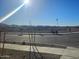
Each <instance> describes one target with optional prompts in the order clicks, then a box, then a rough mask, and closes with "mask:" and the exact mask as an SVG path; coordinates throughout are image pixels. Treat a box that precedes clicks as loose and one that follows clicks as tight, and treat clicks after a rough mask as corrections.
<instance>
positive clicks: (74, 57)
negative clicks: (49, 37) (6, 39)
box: [0, 44, 79, 59]
mask: <svg viewBox="0 0 79 59" xmlns="http://www.w3.org/2000/svg"><path fill="white" fill-rule="evenodd" d="M0 45H1V46H0V48H1V47H2V44H0ZM29 48H30V46H28V45H17V44H5V49H13V50H20V51H29ZM37 48H38V50H39V52H42V53H50V54H57V55H62V56H61V58H60V59H79V48H74V47H67V48H66V49H63V48H55V47H40V46H37ZM32 51H33V50H32Z"/></svg>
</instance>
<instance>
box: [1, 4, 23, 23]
mask: <svg viewBox="0 0 79 59" xmlns="http://www.w3.org/2000/svg"><path fill="white" fill-rule="evenodd" d="M23 6H24V3H23V4H22V5H20V6H19V7H18V8H16V9H15V10H14V11H12V12H11V13H9V14H8V15H6V16H5V17H3V18H2V19H0V23H2V22H3V21H5V20H6V19H8V18H9V17H11V16H12V15H14V14H15V13H16V12H17V11H19V10H20V9H21V8H22V7H23Z"/></svg>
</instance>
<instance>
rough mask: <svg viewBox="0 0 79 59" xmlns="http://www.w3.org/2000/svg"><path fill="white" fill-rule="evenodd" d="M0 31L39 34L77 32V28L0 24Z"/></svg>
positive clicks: (78, 29) (78, 27) (78, 28)
mask: <svg viewBox="0 0 79 59" xmlns="http://www.w3.org/2000/svg"><path fill="white" fill-rule="evenodd" d="M0 31H6V32H40V33H51V32H52V33H54V32H56V31H58V32H69V31H74V32H77V31H79V26H19V25H7V24H2V23H0Z"/></svg>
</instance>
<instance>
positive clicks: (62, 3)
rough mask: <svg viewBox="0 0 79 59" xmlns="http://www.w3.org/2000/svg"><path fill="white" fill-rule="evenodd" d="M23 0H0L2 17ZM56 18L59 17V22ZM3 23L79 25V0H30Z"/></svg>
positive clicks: (0, 14)
mask: <svg viewBox="0 0 79 59" xmlns="http://www.w3.org/2000/svg"><path fill="white" fill-rule="evenodd" d="M22 3H23V0H0V19H2V18H3V17H5V16H6V15H7V14H9V13H10V12H12V11H13V10H15V9H16V8H17V7H19V6H20V5H21V4H22ZM56 19H58V24H57V21H56ZM3 23H6V24H10V25H13V24H16V25H34V26H38V25H43V26H56V25H59V26H79V0H30V4H29V5H24V6H23V7H22V8H21V9H20V10H19V11H17V12H16V13H15V14H14V15H12V16H11V17H9V18H8V19H6V20H5V21H4V22H3Z"/></svg>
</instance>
